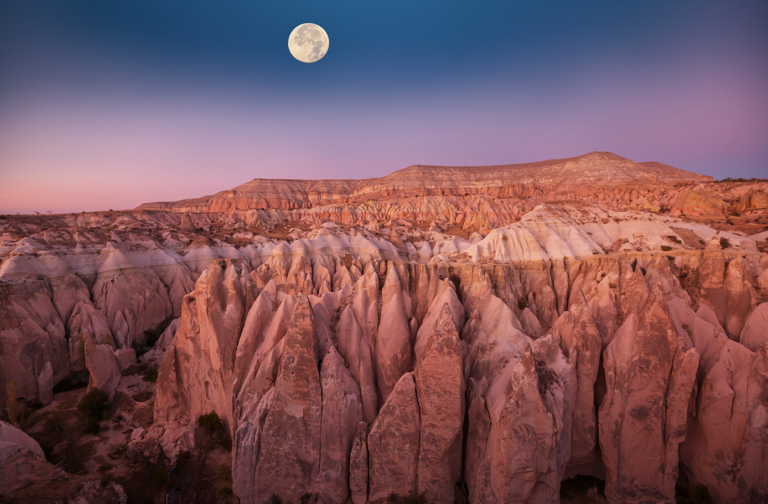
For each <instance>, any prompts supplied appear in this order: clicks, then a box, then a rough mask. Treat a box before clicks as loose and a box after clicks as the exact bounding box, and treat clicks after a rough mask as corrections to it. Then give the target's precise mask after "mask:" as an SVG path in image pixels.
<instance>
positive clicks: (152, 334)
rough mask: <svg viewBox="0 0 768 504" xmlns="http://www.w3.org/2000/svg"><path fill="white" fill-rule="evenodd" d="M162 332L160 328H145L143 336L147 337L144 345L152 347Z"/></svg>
mask: <svg viewBox="0 0 768 504" xmlns="http://www.w3.org/2000/svg"><path fill="white" fill-rule="evenodd" d="M161 335H162V333H161V332H160V329H159V328H158V329H147V330H146V331H144V336H145V337H146V338H147V339H146V342H145V343H144V345H145V346H146V347H148V348H153V347H154V346H155V343H157V340H158V339H160V336H161Z"/></svg>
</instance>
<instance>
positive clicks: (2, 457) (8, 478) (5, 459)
mask: <svg viewBox="0 0 768 504" xmlns="http://www.w3.org/2000/svg"><path fill="white" fill-rule="evenodd" d="M63 476H66V473H65V472H64V471H62V470H61V469H59V468H58V467H56V466H55V465H53V464H51V463H49V462H48V461H46V460H45V455H44V454H43V450H42V449H41V448H40V445H39V444H37V441H35V440H34V439H32V438H31V437H29V436H28V435H26V434H25V433H24V432H22V431H21V430H19V429H17V428H16V427H14V426H12V425H10V424H8V423H6V422H3V421H2V420H0V497H6V496H10V495H11V494H12V493H13V492H15V491H16V490H19V489H20V488H23V487H26V486H29V485H44V484H46V483H48V482H50V481H51V480H53V479H55V478H61V477H63Z"/></svg>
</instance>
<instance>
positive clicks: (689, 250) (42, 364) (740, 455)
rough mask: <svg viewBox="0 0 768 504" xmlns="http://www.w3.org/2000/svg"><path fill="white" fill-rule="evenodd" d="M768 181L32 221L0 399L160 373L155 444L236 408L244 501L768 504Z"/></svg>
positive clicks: (609, 173)
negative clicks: (583, 492)
mask: <svg viewBox="0 0 768 504" xmlns="http://www.w3.org/2000/svg"><path fill="white" fill-rule="evenodd" d="M761 184H762V183H760V182H714V181H712V180H711V179H709V178H708V177H703V176H699V175H696V174H693V173H689V172H684V171H682V170H676V169H674V168H671V167H668V166H666V165H662V164H660V163H635V162H633V161H630V160H627V159H624V158H621V157H619V156H615V155H613V154H610V153H591V154H588V155H586V156H581V157H578V158H571V159H564V160H552V161H545V162H542V163H532V164H527V165H507V166H497V167H481V168H476V169H467V168H450V167H426V166H417V167H411V168H407V169H405V170H401V171H400V172H396V173H394V174H392V175H390V176H388V177H383V178H381V179H369V180H363V181H284V180H272V181H267V180H254V181H252V182H249V183H247V184H244V185H243V186H240V187H238V188H235V189H233V190H231V191H223V192H221V193H217V194H216V195H214V196H210V197H205V198H199V199H196V200H185V201H181V202H176V203H156V204H148V205H143V206H142V207H140V208H139V209H136V210H134V211H127V212H97V213H89V214H76V215H63V216H56V215H53V216H8V217H6V218H2V219H0V259H1V260H2V262H0V385H2V387H1V388H0V405H2V406H8V405H10V406H13V405H14V404H13V403H10V404H9V402H10V400H13V401H16V405H19V406H25V405H29V404H30V403H33V402H36V401H39V402H40V403H42V404H43V405H44V404H50V403H51V402H52V401H55V400H56V394H57V392H56V390H57V388H56V387H57V385H58V384H59V383H61V382H62V381H65V380H67V381H68V382H77V381H78V380H79V381H81V382H85V381H87V382H88V384H89V388H90V389H95V388H97V389H100V390H103V391H104V392H106V393H107V395H108V396H109V397H112V398H114V400H115V402H116V403H118V402H121V401H122V402H123V403H130V404H132V405H133V404H134V403H135V404H139V401H138V399H134V398H132V397H128V395H126V394H125V393H124V392H121V391H124V390H125V387H126V383H134V384H135V383H139V384H142V383H144V382H143V381H142V380H141V377H137V376H134V375H132V374H131V373H135V372H136V370H137V369H146V370H150V371H151V369H152V366H159V370H158V381H157V388H156V399H155V401H154V407H153V409H150V407H149V406H135V407H136V408H145V407H146V411H148V412H149V413H148V416H149V417H151V416H154V425H152V426H149V425H148V424H149V423H151V421H150V419H149V418H148V419H147V422H148V423H145V424H143V425H142V427H141V429H140V430H139V429H138V428H136V429H134V430H133V431H132V432H131V434H130V436H131V441H130V443H131V446H135V445H137V444H138V443H140V442H141V443H149V444H154V445H155V446H156V447H160V448H162V450H164V452H165V456H166V457H168V458H169V460H175V459H176V458H177V457H178V456H179V455H180V454H181V453H182V451H190V453H191V452H193V451H194V450H198V449H203V445H198V444H197V443H199V442H200V440H199V435H198V434H199V432H198V433H197V434H196V428H197V421H198V419H199V418H200V417H201V416H202V415H208V414H210V413H215V414H216V415H218V417H219V418H220V419H221V420H222V423H223V425H224V430H225V431H226V433H228V434H229V436H230V437H231V441H232V453H231V461H232V467H231V470H232V490H233V492H234V494H235V495H236V496H237V497H238V498H239V499H240V501H241V502H257V503H261V502H264V501H267V500H268V499H270V498H271V497H272V496H273V495H277V496H279V497H280V498H281V499H283V500H284V501H289V502H294V501H300V500H301V499H304V500H305V501H306V500H313V499H314V500H318V501H322V502H325V503H339V504H342V503H347V502H349V501H351V502H353V503H355V504H364V503H368V502H371V503H374V502H376V503H380V502H385V501H386V500H388V499H389V500H391V499H392V498H393V497H394V495H395V494H396V495H398V496H400V497H406V496H408V495H411V496H412V497H416V498H418V496H419V495H421V494H423V496H424V498H425V499H426V501H427V502H434V503H438V502H452V501H454V500H459V501H460V500H462V499H468V501H469V502H471V503H473V504H474V503H502V502H505V503H506V502H514V503H540V502H552V503H555V502H559V499H560V485H561V483H562V481H563V480H564V478H571V477H574V476H577V475H591V476H594V477H598V478H601V479H605V480H606V488H605V493H606V497H607V499H608V501H609V502H617V503H618V502H638V503H639V502H649V501H653V502H673V501H674V499H675V492H676V486H677V487H680V488H682V489H686V488H690V487H692V486H693V485H695V484H697V483H701V484H704V485H706V486H707V488H708V489H709V492H710V493H711V495H712V498H713V501H714V502H715V503H717V504H723V503H726V502H737V503H741V502H744V503H747V502H760V501H761V499H762V500H765V499H766V496H767V495H768V479H766V476H765V475H766V474H768V461H767V460H766V453H768V437H767V436H766V413H765V412H766V411H768V403H767V402H766V397H768V395H766V390H767V389H768V384H767V380H768V357H767V354H766V352H768V345H767V343H768V336H766V335H767V334H768V313H767V312H766V310H767V309H766V306H768V303H766V301H768V255H766V253H765V248H764V246H763V245H762V243H763V242H764V238H762V239H760V237H761V236H762V235H758V234H754V235H753V236H754V237H750V236H747V233H746V231H745V230H748V229H753V228H754V229H755V233H759V232H762V228H760V224H759V221H760V219H762V218H763V217H762V215H763V214H768V208H766V205H764V203H765V202H764V198H763V196H761V194H765V187H764V184H763V185H761ZM737 206H738V208H740V209H741V210H738V212H748V213H749V214H750V219H755V220H754V221H752V220H750V221H746V220H744V219H742V220H740V221H738V222H737V221H733V220H732V219H739V217H737V216H735V215H733V212H734V210H735V209H736V207H737ZM738 212H737V213H738ZM723 214H728V217H727V219H728V220H727V221H725V222H724V218H725V217H724V215H723ZM2 217H5V216H2ZM691 217H695V218H691ZM729 221H730V223H729ZM155 339H156V340H157V342H156V343H154V345H153V348H147V347H146V344H147V342H150V343H151V342H152V341H153V340H155ZM144 352H146V353H144ZM137 356H139V357H138V359H137ZM124 374H125V375H128V376H123V375H124ZM148 390H152V391H154V389H148ZM152 393H154V392H150V395H151V394H152ZM8 394H11V397H8ZM134 396H135V397H143V396H142V395H140V394H136V393H134ZM146 404H150V402H147V403H146ZM49 407H50V408H54V407H55V404H54V405H51V406H49ZM198 430H199V429H198ZM9 432H10V431H9ZM14 443H15V442H14ZM16 445H19V443H15V444H14V446H16ZM4 446H5V447H0V448H1V449H2V450H6V451H7V453H8V455H6V454H5V453H6V452H3V453H4V454H3V455H2V457H0V459H2V460H8V461H10V462H2V463H6V464H7V465H6V466H4V467H28V468H31V469H30V473H35V474H36V471H38V469H39V468H41V467H42V468H43V469H45V468H48V469H50V468H49V467H48V466H45V464H44V463H43V462H45V461H44V460H42V459H41V458H40V456H39V453H37V452H36V451H35V450H34V449H32V448H29V449H25V450H26V451H24V450H22V449H21V448H18V447H10V448H9V447H8V446H6V445H4ZM8 450H10V451H8ZM14 450H15V451H14ZM11 452H13V453H11ZM22 452H23V453H22ZM227 456H229V455H227ZM8 464H10V465H8ZM678 468H680V469H678ZM43 469H40V470H43ZM45 470H47V469H45ZM13 471H17V470H16V469H13ZM13 474H15V475H16V476H13V478H11V479H10V480H9V479H6V480H2V482H0V488H10V486H9V485H15V486H14V488H18V485H22V486H23V485H27V486H28V484H29V482H31V481H32V480H29V481H26V480H24V478H23V474H22V473H21V472H19V471H17V472H15V473H13ZM46 474H47V473H46ZM7 481H12V483H7ZM25 481H26V483H25ZM3 485H5V487H3ZM14 491H15V490H14Z"/></svg>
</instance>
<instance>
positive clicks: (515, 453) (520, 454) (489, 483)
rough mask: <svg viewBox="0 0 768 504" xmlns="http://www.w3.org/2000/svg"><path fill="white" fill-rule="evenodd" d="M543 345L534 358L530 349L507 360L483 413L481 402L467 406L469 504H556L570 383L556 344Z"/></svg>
mask: <svg viewBox="0 0 768 504" xmlns="http://www.w3.org/2000/svg"><path fill="white" fill-rule="evenodd" d="M547 341H548V342H549V343H550V344H549V345H548V346H547V347H546V349H545V348H544V347H540V348H537V350H539V351H540V353H539V355H538V356H535V354H534V353H533V352H532V350H531V348H530V347H528V348H527V349H526V351H525V352H523V353H522V354H520V355H510V360H509V362H508V364H507V365H506V366H505V367H504V368H503V370H502V371H501V372H500V373H499V374H498V375H497V376H496V378H495V379H494V381H493V383H492V384H491V386H490V388H489V390H488V392H487V394H486V399H485V404H486V405H487V410H486V412H483V411H482V410H481V405H482V402H476V401H473V402H475V405H473V404H470V412H469V414H470V438H469V439H468V440H467V441H468V446H467V450H468V452H470V450H471V452H472V456H471V457H470V453H468V456H467V465H466V467H465V474H466V475H467V485H468V487H469V495H470V501H471V502H498V503H502V502H558V501H559V484H560V479H561V478H562V474H563V472H564V470H565V464H566V462H567V459H568V452H569V451H570V432H569V431H570V420H569V419H570V417H571V415H572V413H573V399H572V397H573V393H574V387H573V385H574V384H573V381H574V379H573V370H572V368H571V366H570V364H568V362H567V360H565V359H564V357H563V356H562V353H561V352H560V350H559V348H557V345H556V343H554V340H553V339H552V338H551V337H548V338H547ZM548 361H549V364H548ZM550 364H552V367H550ZM473 406H474V407H473ZM473 423H474V424H475V426H474V428H473ZM478 426H479V428H478ZM484 433H487V434H486V435H485V436H483V434H484ZM483 437H485V439H486V442H485V444H484V445H482V439H483ZM470 443H471V445H470ZM478 444H480V446H477V445H478ZM483 446H484V448H483Z"/></svg>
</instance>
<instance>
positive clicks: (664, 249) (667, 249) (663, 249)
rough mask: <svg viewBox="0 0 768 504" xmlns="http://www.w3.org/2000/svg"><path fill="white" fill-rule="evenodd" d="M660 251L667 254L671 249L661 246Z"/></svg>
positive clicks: (667, 246)
mask: <svg viewBox="0 0 768 504" xmlns="http://www.w3.org/2000/svg"><path fill="white" fill-rule="evenodd" d="M661 250H662V252H669V251H670V250H672V247H670V246H669V245H662V246H661Z"/></svg>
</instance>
